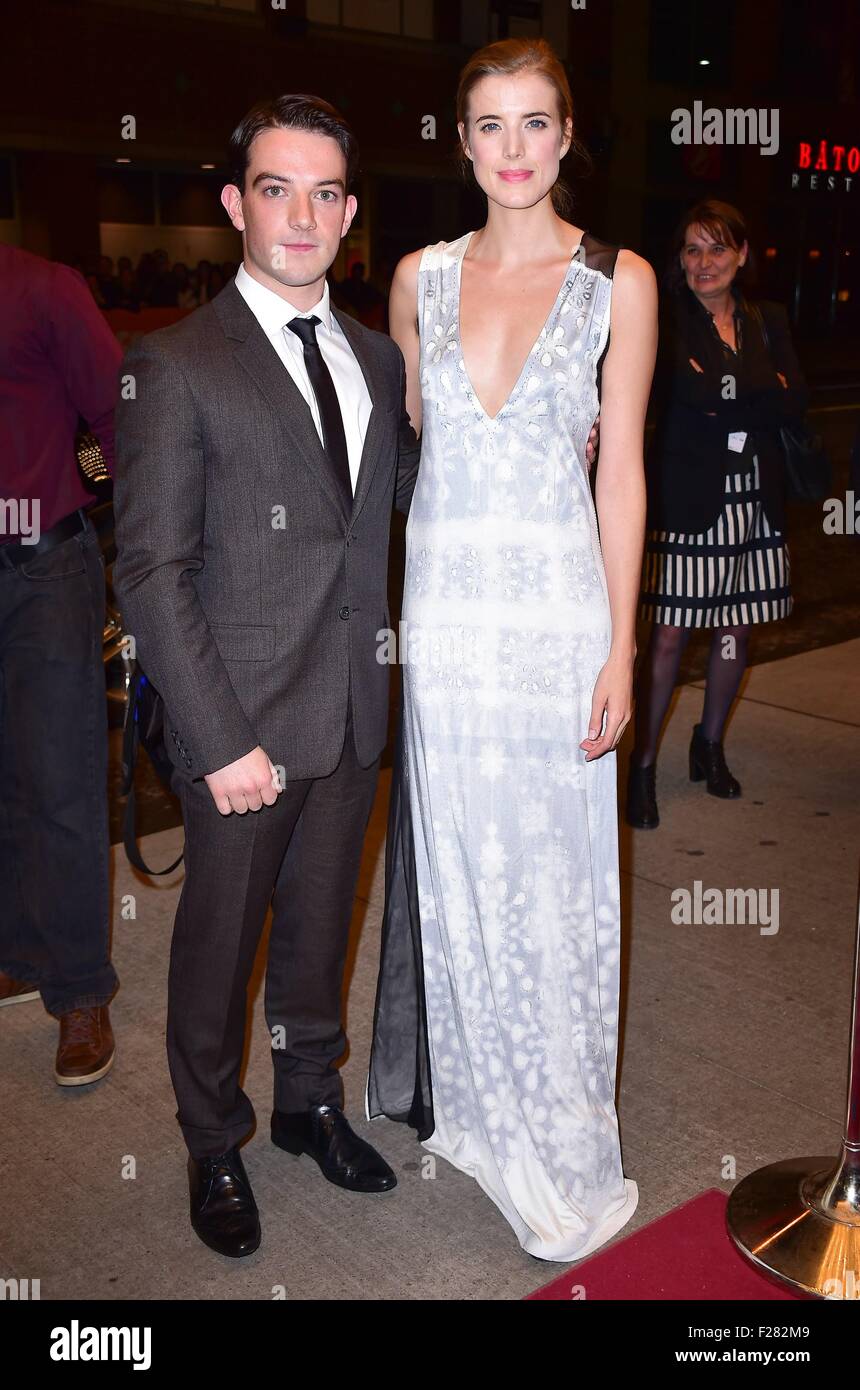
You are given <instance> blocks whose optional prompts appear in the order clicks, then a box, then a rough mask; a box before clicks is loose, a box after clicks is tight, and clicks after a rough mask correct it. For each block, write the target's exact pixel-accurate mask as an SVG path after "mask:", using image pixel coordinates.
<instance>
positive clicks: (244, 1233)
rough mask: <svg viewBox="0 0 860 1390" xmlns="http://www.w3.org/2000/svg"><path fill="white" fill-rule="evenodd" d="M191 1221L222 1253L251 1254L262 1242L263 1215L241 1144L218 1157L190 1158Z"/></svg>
mask: <svg viewBox="0 0 860 1390" xmlns="http://www.w3.org/2000/svg"><path fill="white" fill-rule="evenodd" d="M188 1182H189V1188H190V1192H191V1225H192V1226H193V1227H194V1230H195V1231H196V1232H197V1234H198V1236H199V1237H200V1239H201V1240H202V1241H203V1244H204V1245H208V1246H209V1248H210V1250H217V1251H218V1254H219V1255H230V1256H231V1257H233V1258H234V1259H235V1258H238V1257H239V1256H240V1255H250V1254H252V1253H253V1252H254V1251H255V1250H256V1249H257V1246H258V1245H259V1244H260V1217H259V1213H258V1211H257V1203H256V1202H255V1201H254V1194H253V1192H252V1191H251V1184H250V1182H249V1181H248V1174H247V1173H246V1172H245V1167H244V1164H243V1163H242V1159H241V1158H240V1156H239V1150H238V1149H237V1148H235V1147H234V1148H232V1149H228V1150H227V1152H226V1153H223V1154H219V1156H218V1157H217V1158H190V1157H189V1159H188Z"/></svg>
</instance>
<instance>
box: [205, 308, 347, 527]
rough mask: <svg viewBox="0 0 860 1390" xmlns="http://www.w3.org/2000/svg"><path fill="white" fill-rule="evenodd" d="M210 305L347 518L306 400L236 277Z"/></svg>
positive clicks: (311, 469) (315, 474) (301, 454)
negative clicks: (257, 318) (241, 291)
mask: <svg viewBox="0 0 860 1390" xmlns="http://www.w3.org/2000/svg"><path fill="white" fill-rule="evenodd" d="M212 307H213V309H214V310H215V312H216V313H217V315H218V318H219V320H220V322H221V325H222V327H223V329H224V332H225V334H226V336H227V337H228V339H229V340H230V343H231V346H232V348H233V351H234V352H235V354H236V357H237V359H238V361H239V362H240V363H241V364H242V366H243V367H244V369H245V371H246V372H247V373H248V376H249V377H250V378H251V380H252V381H253V383H254V385H255V386H256V387H257V389H258V390H259V391H261V392H262V394H263V395H264V396H265V398H266V400H267V401H268V402H269V405H270V406H271V407H272V409H273V410H274V412H275V414H276V415H277V417H278V419H279V420H280V422H281V425H282V427H283V429H284V430H285V432H286V434H287V435H288V436H289V438H290V441H291V442H292V443H293V444H294V445H296V446H297V448H296V453H297V454H298V456H299V457H300V458H301V460H302V462H303V463H304V465H305V466H306V468H307V470H308V472H309V473H310V475H311V477H312V478H313V479H314V481H315V482H316V484H317V486H318V487H321V488H322V489H323V490H324V492H325V493H326V494H327V495H328V496H329V497H330V498H331V501H332V505H333V506H335V507H336V508H337V510H338V512H339V513H340V515H341V516H344V517H346V513H345V512H344V506H343V502H342V501H341V497H340V493H339V491H338V489H337V485H336V483H335V481H334V478H333V477H332V476H331V465H330V464H329V461H328V459H327V458H326V456H325V453H324V451H323V447H322V444H321V443H320V437H319V435H318V434H317V429H316V425H315V424H314V420H313V416H312V415H311V412H310V410H309V409H308V405H307V402H306V400H305V398H304V396H303V395H302V393H301V391H300V390H299V388H298V387H297V386H296V384H295V382H294V381H293V379H292V377H291V376H290V374H289V372H288V371H287V370H286V368H285V366H284V364H283V362H282V361H281V359H280V357H279V356H278V354H277V353H276V352H275V349H274V348H273V347H272V344H271V343H270V342H269V340H268V338H267V337H266V335H265V333H264V332H263V330H262V328H261V327H260V325H259V323H258V322H257V320H256V318H255V317H254V315H253V314H252V312H251V310H250V309H249V308H248V305H247V304H246V303H245V301H244V299H243V298H242V296H241V294H240V293H239V291H238V290H237V289H236V285H235V282H233V281H231V282H230V284H229V285H227V286H226V287H225V288H224V289H223V290H222V291H221V293H220V294H219V295H218V296H217V297H216V298H215V299H213V301H212ZM346 520H349V518H348V517H346Z"/></svg>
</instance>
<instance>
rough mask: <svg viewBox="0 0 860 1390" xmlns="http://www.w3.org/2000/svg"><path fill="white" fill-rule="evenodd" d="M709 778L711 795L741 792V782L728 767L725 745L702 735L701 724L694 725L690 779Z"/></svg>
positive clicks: (727, 794) (700, 779) (699, 780)
mask: <svg viewBox="0 0 860 1390" xmlns="http://www.w3.org/2000/svg"><path fill="white" fill-rule="evenodd" d="M703 778H707V783H708V791H709V792H710V794H711V796H722V797H727V798H729V797H735V796H740V794H741V784H740V782H738V781H737V779H736V778H735V777H733V776H732V774H731V773H730V772H729V769H728V768H727V767H726V759H725V755H724V753H723V745H722V743H720V742H719V741H717V740H714V741H713V742H712V741H711V740H710V739H707V738H703V737H702V726H701V724H694V725H693V737H692V739H691V740H690V781H691V782H701V781H702V779H703Z"/></svg>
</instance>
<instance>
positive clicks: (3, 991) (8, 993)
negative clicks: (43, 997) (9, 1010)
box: [0, 970, 39, 1009]
mask: <svg viewBox="0 0 860 1390" xmlns="http://www.w3.org/2000/svg"><path fill="white" fill-rule="evenodd" d="M38 998H39V989H38V986H37V985H30V984H27V983H26V982H25V981H24V980H13V978H12V976H11V975H7V974H6V972H5V970H0V1009H2V1008H3V1005H4V1004H24V1003H26V1001H27V1000H28V999H38Z"/></svg>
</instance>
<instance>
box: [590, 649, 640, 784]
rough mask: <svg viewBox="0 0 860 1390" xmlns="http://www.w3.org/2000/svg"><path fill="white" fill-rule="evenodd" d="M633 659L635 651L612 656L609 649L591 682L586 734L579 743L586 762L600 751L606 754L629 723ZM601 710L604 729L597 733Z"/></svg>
mask: <svg viewBox="0 0 860 1390" xmlns="http://www.w3.org/2000/svg"><path fill="white" fill-rule="evenodd" d="M634 660H635V653H634V655H633V656H630V657H626V658H625V657H621V656H613V655H612V653H611V652H610V654H609V657H608V658H607V661H606V664H605V665H604V666H603V667H602V668H601V670H600V673H599V675H598V677H597V680H596V681H595V683H594V694H593V695H592V697H591V718H590V719H589V722H588V737H587V738H584V739H583V740H582V742H581V744H580V745H579V746H580V748H584V749H585V761H586V762H587V763H591V762H594V760H595V758H602V757H603V754H604V753H609V752H610V751H611V750H612V749H613V748H615V747H616V746H617V744H618V741H619V739H620V738H621V735H622V734H623V733H624V730H625V729H626V728H627V725H628V724H629V723H630V716H631V714H632V713H633V663H634ZM604 713H605V714H606V728H605V729H604V731H603V733H602V734H601V732H600V730H601V729H602V728H603V715H604Z"/></svg>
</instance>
